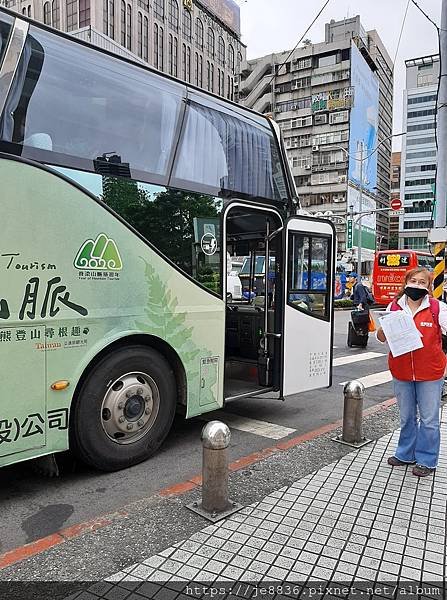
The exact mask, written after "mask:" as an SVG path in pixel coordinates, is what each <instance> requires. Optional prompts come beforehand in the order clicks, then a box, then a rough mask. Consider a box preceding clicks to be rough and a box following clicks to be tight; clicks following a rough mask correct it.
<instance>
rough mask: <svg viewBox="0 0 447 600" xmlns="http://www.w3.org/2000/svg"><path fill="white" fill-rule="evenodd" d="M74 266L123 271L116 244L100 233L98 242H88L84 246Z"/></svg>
mask: <svg viewBox="0 0 447 600" xmlns="http://www.w3.org/2000/svg"><path fill="white" fill-rule="evenodd" d="M74 266H75V267H76V268H77V269H95V270H98V269H103V270H107V271H121V269H122V268H123V263H122V261H121V256H120V253H119V251H118V248H117V246H116V244H115V242H114V241H113V240H112V239H111V238H108V237H107V236H106V235H105V234H104V233H100V234H99V235H98V237H97V238H96V240H87V241H85V242H84V243H83V244H82V246H81V248H80V250H79V252H78V253H77V255H76V258H75V261H74Z"/></svg>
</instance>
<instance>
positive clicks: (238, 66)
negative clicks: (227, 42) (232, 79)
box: [237, 52, 242, 73]
mask: <svg viewBox="0 0 447 600" xmlns="http://www.w3.org/2000/svg"><path fill="white" fill-rule="evenodd" d="M241 63H242V53H241V52H238V53H237V72H238V73H240V71H241Z"/></svg>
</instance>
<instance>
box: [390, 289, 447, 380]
mask: <svg viewBox="0 0 447 600" xmlns="http://www.w3.org/2000/svg"><path fill="white" fill-rule="evenodd" d="M430 300H431V302H433V299H430ZM435 302H437V301H436V300H435ZM391 310H402V309H401V307H400V306H399V305H398V304H397V302H396V301H394V302H393V304H392V305H391ZM437 313H438V315H439V308H438V311H437ZM413 318H414V324H415V325H416V327H417V328H418V330H419V331H420V332H421V334H422V343H423V344H424V346H423V347H422V348H419V349H418V350H414V351H413V352H407V354H402V356H396V357H393V356H392V355H391V352H390V353H389V355H388V366H389V369H390V371H391V375H392V376H393V377H395V378H396V379H399V380H400V381H435V380H436V379H441V377H444V371H445V366H446V362H447V359H446V356H445V354H444V352H443V351H442V339H441V328H440V326H439V320H438V319H436V317H435V316H434V315H433V309H432V307H431V306H427V308H424V309H423V310H421V311H420V312H418V313H416V314H415V315H414V316H413Z"/></svg>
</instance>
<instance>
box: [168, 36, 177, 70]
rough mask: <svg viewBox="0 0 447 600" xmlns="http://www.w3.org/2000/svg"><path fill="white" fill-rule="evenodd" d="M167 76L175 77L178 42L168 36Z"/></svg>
mask: <svg viewBox="0 0 447 600" xmlns="http://www.w3.org/2000/svg"><path fill="white" fill-rule="evenodd" d="M168 46H169V74H170V75H173V76H174V77H177V60H178V56H177V55H178V40H177V38H176V37H174V36H173V35H172V33H170V34H169V42H168Z"/></svg>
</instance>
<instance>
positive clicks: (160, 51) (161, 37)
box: [158, 27, 165, 71]
mask: <svg viewBox="0 0 447 600" xmlns="http://www.w3.org/2000/svg"><path fill="white" fill-rule="evenodd" d="M164 42H165V39H164V31H163V27H160V29H159V31H158V64H159V68H160V71H163V70H164V61H165V55H164Z"/></svg>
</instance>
